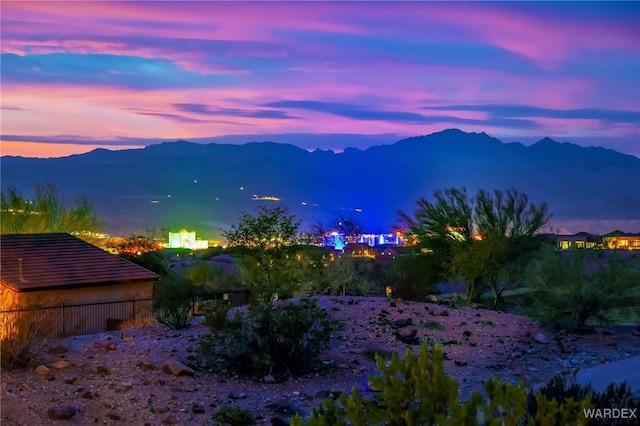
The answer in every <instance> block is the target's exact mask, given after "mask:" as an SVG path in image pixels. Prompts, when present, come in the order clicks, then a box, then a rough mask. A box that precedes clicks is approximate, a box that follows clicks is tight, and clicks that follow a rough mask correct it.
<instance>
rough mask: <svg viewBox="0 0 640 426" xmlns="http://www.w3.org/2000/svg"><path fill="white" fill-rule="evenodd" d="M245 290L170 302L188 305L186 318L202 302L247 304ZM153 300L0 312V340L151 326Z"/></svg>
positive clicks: (199, 311) (197, 312)
mask: <svg viewBox="0 0 640 426" xmlns="http://www.w3.org/2000/svg"><path fill="white" fill-rule="evenodd" d="M249 296H250V293H249V292H248V291H246V290H230V291H224V292H217V293H208V294H197V295H187V296H177V297H173V298H171V302H172V303H174V304H175V303H180V304H184V305H185V306H188V309H189V317H194V316H197V315H202V314H203V310H202V309H201V307H202V306H203V302H206V301H210V300H223V301H225V302H226V303H228V304H229V305H230V306H231V307H238V306H244V305H246V304H248V303H249ZM162 302H163V300H159V299H157V298H146V299H128V300H108V301H96V302H91V303H61V304H55V305H44V306H37V307H29V308H25V309H11V310H1V311H0V328H2V330H1V331H2V336H3V338H5V337H7V336H11V335H15V334H16V333H19V332H20V331H21V330H24V329H25V327H27V328H31V329H32V328H37V329H38V332H39V334H40V333H41V334H44V335H46V336H48V337H61V336H80V335H83V334H95V333H102V332H105V331H110V330H119V329H121V328H126V327H135V326H141V325H148V324H155V323H156V322H157V321H156V320H155V318H154V315H153V309H154V306H157V305H158V304H162Z"/></svg>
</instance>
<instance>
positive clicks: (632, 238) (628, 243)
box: [602, 231, 640, 250]
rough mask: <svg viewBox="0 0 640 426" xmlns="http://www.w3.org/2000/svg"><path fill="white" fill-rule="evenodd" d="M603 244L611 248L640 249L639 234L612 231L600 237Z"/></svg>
mask: <svg viewBox="0 0 640 426" xmlns="http://www.w3.org/2000/svg"><path fill="white" fill-rule="evenodd" d="M602 239H603V241H604V243H605V246H606V247H607V248H608V249H611V250H640V234H638V233H631V232H622V231H613V232H610V233H608V234H607V235H604V236H603V237H602Z"/></svg>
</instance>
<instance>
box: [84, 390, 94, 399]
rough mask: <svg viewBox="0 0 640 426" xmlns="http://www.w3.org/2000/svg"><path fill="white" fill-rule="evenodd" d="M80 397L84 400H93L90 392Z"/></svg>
mask: <svg viewBox="0 0 640 426" xmlns="http://www.w3.org/2000/svg"><path fill="white" fill-rule="evenodd" d="M82 397H83V398H84V399H93V394H92V393H91V391H86V392H85V393H83V394H82Z"/></svg>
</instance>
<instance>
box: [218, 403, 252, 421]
mask: <svg viewBox="0 0 640 426" xmlns="http://www.w3.org/2000/svg"><path fill="white" fill-rule="evenodd" d="M211 421H212V423H213V424H214V425H231V426H248V425H254V424H256V419H255V417H254V416H253V414H251V412H250V411H249V410H246V409H244V408H240V407H230V406H224V407H222V408H221V409H219V410H218V411H216V412H215V413H213V416H211Z"/></svg>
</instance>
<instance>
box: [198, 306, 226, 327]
mask: <svg viewBox="0 0 640 426" xmlns="http://www.w3.org/2000/svg"><path fill="white" fill-rule="evenodd" d="M229 309H231V304H229V302H228V301H227V300H207V301H204V302H202V303H200V312H202V313H203V314H204V323H205V325H206V326H207V327H209V328H210V329H211V330H215V331H219V330H222V329H223V328H224V327H225V326H226V325H227V322H228V320H229V318H228V313H229Z"/></svg>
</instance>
